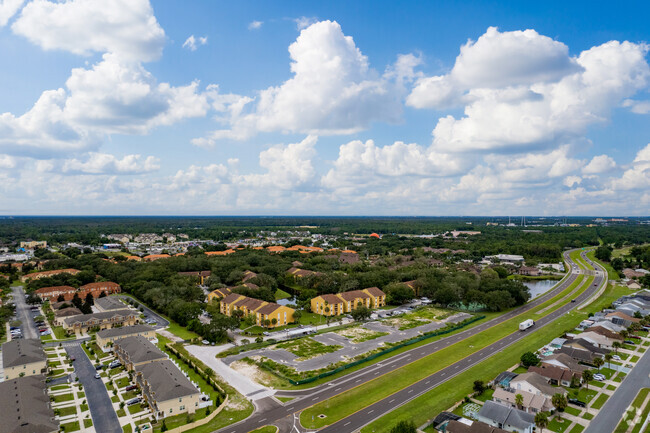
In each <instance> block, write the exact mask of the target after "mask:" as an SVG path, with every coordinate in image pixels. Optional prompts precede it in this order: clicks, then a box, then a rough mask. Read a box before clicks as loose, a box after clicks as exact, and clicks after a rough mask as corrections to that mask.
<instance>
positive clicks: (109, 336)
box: [97, 325, 156, 350]
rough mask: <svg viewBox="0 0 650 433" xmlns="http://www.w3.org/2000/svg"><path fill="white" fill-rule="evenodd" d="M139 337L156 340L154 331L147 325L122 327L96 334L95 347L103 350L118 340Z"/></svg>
mask: <svg viewBox="0 0 650 433" xmlns="http://www.w3.org/2000/svg"><path fill="white" fill-rule="evenodd" d="M134 336H140V337H144V338H146V339H147V340H149V341H154V340H156V330H155V329H154V328H152V327H151V326H148V325H133V326H122V327H119V328H111V329H104V330H102V331H99V332H98V333H97V345H98V346H99V347H100V348H101V349H102V350H105V349H106V348H108V347H109V346H110V343H114V342H115V340H117V339H120V338H127V337H134Z"/></svg>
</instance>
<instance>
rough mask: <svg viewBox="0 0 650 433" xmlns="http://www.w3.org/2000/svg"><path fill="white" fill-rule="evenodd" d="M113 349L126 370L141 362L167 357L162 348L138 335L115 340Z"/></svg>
mask: <svg viewBox="0 0 650 433" xmlns="http://www.w3.org/2000/svg"><path fill="white" fill-rule="evenodd" d="M113 351H114V352H115V355H117V357H118V359H119V360H120V361H121V362H122V364H124V366H125V367H126V368H127V370H133V369H134V368H135V367H136V366H138V365H141V364H146V363H149V362H153V361H160V360H166V359H167V355H165V354H164V353H163V351H162V350H160V349H158V348H157V347H156V346H155V345H154V344H153V343H152V342H150V341H149V340H148V339H147V338H145V337H142V336H139V335H138V336H133V337H126V338H120V339H118V340H115V342H114V343H113Z"/></svg>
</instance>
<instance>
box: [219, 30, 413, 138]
mask: <svg viewBox="0 0 650 433" xmlns="http://www.w3.org/2000/svg"><path fill="white" fill-rule="evenodd" d="M289 55H290V57H291V60H292V63H291V72H292V73H293V77H292V78H290V79H289V80H287V81H285V82H284V83H283V84H281V85H279V86H275V87H269V88H267V89H265V90H262V91H260V92H259V94H258V95H257V97H256V98H255V99H256V101H255V102H256V104H254V107H252V108H251V109H250V110H248V111H247V110H246V109H244V110H243V111H241V112H240V113H237V114H236V115H234V116H233V117H232V118H231V119H230V122H229V123H230V126H231V128H230V129H225V130H217V131H215V132H213V133H212V134H211V135H210V137H209V139H208V140H216V139H220V138H234V139H244V138H247V137H250V136H251V135H253V134H255V133H257V132H271V131H281V132H286V133H296V132H297V133H307V134H316V135H327V134H349V133H353V132H357V131H360V130H363V129H365V128H368V126H369V125H370V124H371V123H372V122H373V121H387V122H395V121H397V120H399V119H400V117H401V113H402V101H401V99H402V97H403V95H404V94H405V89H404V86H403V85H402V84H403V82H404V80H408V79H409V77H413V76H414V74H413V72H412V70H410V65H413V66H414V65H416V64H417V62H416V61H412V60H411V58H406V57H405V58H403V59H401V63H399V64H398V66H399V67H397V68H391V69H390V70H389V71H388V72H387V74H386V76H382V75H380V74H379V73H378V72H377V71H375V70H374V69H372V68H371V67H370V64H369V62H368V59H367V57H366V56H365V55H363V54H362V53H361V50H359V48H358V47H357V46H356V44H355V43H354V40H353V39H352V37H350V36H346V35H345V34H343V31H342V30H341V26H340V25H339V24H338V23H337V22H334V21H321V22H318V23H315V24H312V25H310V26H309V27H307V28H305V29H304V30H302V31H301V33H300V36H298V38H297V40H296V41H295V42H294V43H292V44H291V46H290V47H289ZM250 100H251V99H250V98H247V97H241V99H240V102H239V105H240V106H241V105H242V103H243V104H244V105H246V104H248V103H249V102H250ZM242 101H243V102H242Z"/></svg>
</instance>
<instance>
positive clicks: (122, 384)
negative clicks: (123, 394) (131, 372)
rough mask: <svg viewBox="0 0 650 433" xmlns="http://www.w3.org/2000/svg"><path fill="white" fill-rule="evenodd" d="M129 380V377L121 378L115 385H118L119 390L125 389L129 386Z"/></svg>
mask: <svg viewBox="0 0 650 433" xmlns="http://www.w3.org/2000/svg"><path fill="white" fill-rule="evenodd" d="M129 383H130V382H129V378H128V376H127V377H120V378H119V379H117V380H116V381H115V384H116V385H117V387H118V388H124V387H125V386H129Z"/></svg>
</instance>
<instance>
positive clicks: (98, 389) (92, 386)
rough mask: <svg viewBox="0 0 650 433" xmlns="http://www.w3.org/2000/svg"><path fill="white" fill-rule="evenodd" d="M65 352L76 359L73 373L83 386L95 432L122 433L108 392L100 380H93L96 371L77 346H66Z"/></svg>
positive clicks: (84, 353)
mask: <svg viewBox="0 0 650 433" xmlns="http://www.w3.org/2000/svg"><path fill="white" fill-rule="evenodd" d="M65 351H66V352H67V353H68V356H70V357H75V358H76V361H75V362H74V364H73V365H74V369H75V373H77V377H78V378H79V381H80V382H81V384H82V385H83V386H84V391H85V393H86V400H88V406H89V408H90V415H91V416H92V418H93V425H94V426H95V430H96V431H97V432H101V433H122V427H120V422H119V420H118V418H117V414H116V413H115V410H113V403H112V402H111V399H110V397H109V396H108V391H107V390H106V387H105V386H104V383H103V382H102V381H101V380H99V379H95V373H96V370H95V368H94V367H93V365H92V363H91V362H90V359H88V357H87V356H86V352H84V350H83V349H82V348H81V346H80V345H79V344H75V345H72V344H70V345H66V346H65Z"/></svg>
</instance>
